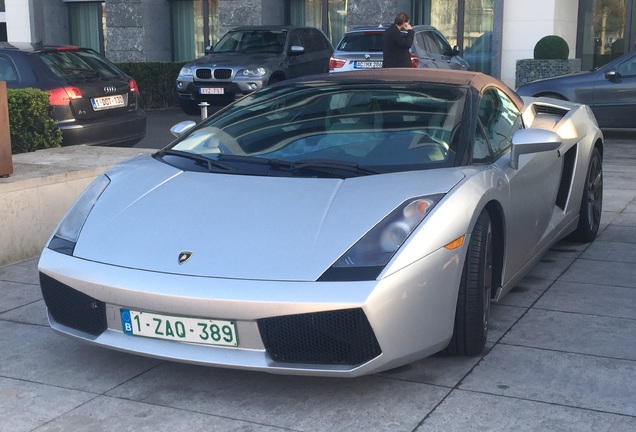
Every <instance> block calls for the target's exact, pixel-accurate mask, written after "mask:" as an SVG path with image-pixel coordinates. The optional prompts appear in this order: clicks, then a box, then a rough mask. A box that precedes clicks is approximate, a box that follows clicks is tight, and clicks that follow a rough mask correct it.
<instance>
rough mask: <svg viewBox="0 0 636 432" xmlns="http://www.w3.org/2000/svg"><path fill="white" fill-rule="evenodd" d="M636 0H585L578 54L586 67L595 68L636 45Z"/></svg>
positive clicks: (580, 18)
mask: <svg viewBox="0 0 636 432" xmlns="http://www.w3.org/2000/svg"><path fill="white" fill-rule="evenodd" d="M634 3H635V1H634V0H582V1H581V3H580V5H579V26H578V28H579V34H578V38H577V40H578V42H577V56H578V57H581V67H582V69H583V70H589V69H595V68H598V67H600V66H603V65H604V64H607V63H609V62H610V61H612V60H614V59H616V58H618V57H620V56H622V55H623V54H625V53H627V52H629V51H633V50H634V49H636V8H635V7H634V6H635V5H634Z"/></svg>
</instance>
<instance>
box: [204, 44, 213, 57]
mask: <svg viewBox="0 0 636 432" xmlns="http://www.w3.org/2000/svg"><path fill="white" fill-rule="evenodd" d="M211 52H212V45H208V46H206V47H205V54H206V55H207V54H210V53H211Z"/></svg>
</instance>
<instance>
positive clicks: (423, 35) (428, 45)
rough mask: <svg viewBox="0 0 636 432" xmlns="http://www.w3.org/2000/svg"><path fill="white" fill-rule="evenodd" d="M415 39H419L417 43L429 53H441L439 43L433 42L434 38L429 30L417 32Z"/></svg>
mask: <svg viewBox="0 0 636 432" xmlns="http://www.w3.org/2000/svg"><path fill="white" fill-rule="evenodd" d="M417 39H418V41H419V45H421V46H422V48H424V49H425V50H426V51H428V52H429V53H431V54H438V55H441V54H442V50H441V49H440V48H439V45H438V44H437V43H435V40H433V38H432V37H431V34H430V33H429V32H420V33H418V35H417Z"/></svg>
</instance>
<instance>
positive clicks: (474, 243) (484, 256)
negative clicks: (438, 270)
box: [445, 211, 493, 356]
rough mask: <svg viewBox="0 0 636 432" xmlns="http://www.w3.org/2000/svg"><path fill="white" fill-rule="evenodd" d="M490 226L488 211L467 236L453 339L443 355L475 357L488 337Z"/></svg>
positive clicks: (490, 271) (490, 263)
mask: <svg viewBox="0 0 636 432" xmlns="http://www.w3.org/2000/svg"><path fill="white" fill-rule="evenodd" d="M492 243H493V239H492V225H491V223H490V216H489V215H488V212H487V211H484V212H483V213H482V214H481V215H479V219H477V223H476V224H475V228H474V229H473V232H472V234H471V236H470V242H469V243H468V252H467V254H466V261H465V262H464V269H463V271H462V277H461V281H460V285H459V293H458V296H457V309H456V311H455V326H454V329H453V337H452V338H451V341H450V343H449V344H448V346H447V347H446V350H445V352H446V353H447V354H451V355H465V356H474V355H477V354H479V353H481V352H482V351H483V349H484V346H485V345H486V338H487V337H488V323H489V320H490V296H491V293H492V258H493V252H492Z"/></svg>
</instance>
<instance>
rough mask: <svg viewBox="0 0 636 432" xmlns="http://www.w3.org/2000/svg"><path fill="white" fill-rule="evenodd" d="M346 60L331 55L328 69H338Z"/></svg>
mask: <svg viewBox="0 0 636 432" xmlns="http://www.w3.org/2000/svg"><path fill="white" fill-rule="evenodd" d="M346 62H347V61H346V60H341V59H337V58H335V57H334V56H331V58H330V59H329V70H334V69H340V68H341V67H343V66H344V65H345V63H346Z"/></svg>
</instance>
